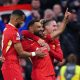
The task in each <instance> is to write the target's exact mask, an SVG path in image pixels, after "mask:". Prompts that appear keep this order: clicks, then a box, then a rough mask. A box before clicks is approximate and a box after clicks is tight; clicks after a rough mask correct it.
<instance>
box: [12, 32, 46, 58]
mask: <svg viewBox="0 0 80 80" xmlns="http://www.w3.org/2000/svg"><path fill="white" fill-rule="evenodd" d="M11 39H12V42H13V44H14V48H15V50H16V51H17V53H18V55H19V56H21V57H31V56H39V57H42V56H45V54H43V53H42V52H41V51H36V52H31V53H29V52H26V51H24V50H23V47H22V45H21V42H20V36H19V33H18V32H14V33H12V36H11Z"/></svg>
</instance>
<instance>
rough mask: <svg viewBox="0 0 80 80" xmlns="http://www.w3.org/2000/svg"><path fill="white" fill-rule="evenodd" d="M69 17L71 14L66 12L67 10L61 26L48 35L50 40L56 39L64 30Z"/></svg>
mask: <svg viewBox="0 0 80 80" xmlns="http://www.w3.org/2000/svg"><path fill="white" fill-rule="evenodd" d="M70 15H71V13H70V12H68V9H67V10H66V12H65V15H64V19H63V21H62V23H61V25H60V26H59V27H58V29H57V30H56V31H54V32H52V33H51V34H50V35H51V38H53V39H54V38H56V37H57V36H59V35H60V34H61V33H62V32H63V31H64V29H65V28H66V24H67V23H68V20H69V16H70Z"/></svg>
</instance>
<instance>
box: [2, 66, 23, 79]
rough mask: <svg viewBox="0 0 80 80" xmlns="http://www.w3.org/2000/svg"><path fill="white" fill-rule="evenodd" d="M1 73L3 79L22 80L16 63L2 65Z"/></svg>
mask: <svg viewBox="0 0 80 80" xmlns="http://www.w3.org/2000/svg"><path fill="white" fill-rule="evenodd" d="M13 66H14V67H13ZM2 74H3V78H4V80H24V79H23V76H22V72H21V69H20V67H19V66H18V65H5V66H4V65H3V66H2Z"/></svg>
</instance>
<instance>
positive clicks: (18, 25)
mask: <svg viewBox="0 0 80 80" xmlns="http://www.w3.org/2000/svg"><path fill="white" fill-rule="evenodd" d="M24 19H25V16H22V17H19V18H17V19H16V23H17V24H16V28H20V27H21V25H22V24H23V23H24Z"/></svg>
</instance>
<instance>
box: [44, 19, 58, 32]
mask: <svg viewBox="0 0 80 80" xmlns="http://www.w3.org/2000/svg"><path fill="white" fill-rule="evenodd" d="M57 28H58V27H57V23H56V21H51V22H50V24H49V26H47V27H45V29H46V30H47V31H48V33H51V32H53V31H56V30H57Z"/></svg>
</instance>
